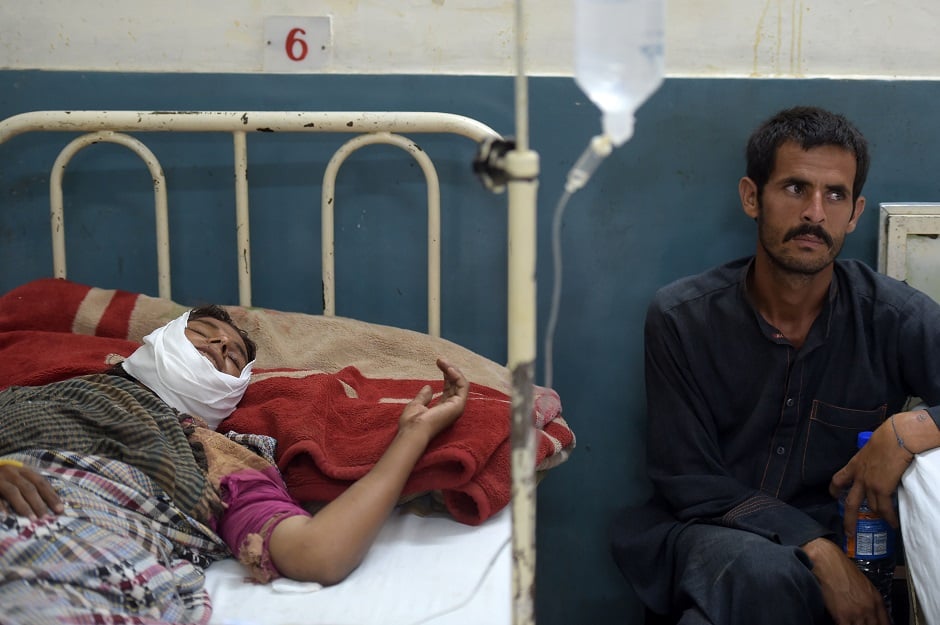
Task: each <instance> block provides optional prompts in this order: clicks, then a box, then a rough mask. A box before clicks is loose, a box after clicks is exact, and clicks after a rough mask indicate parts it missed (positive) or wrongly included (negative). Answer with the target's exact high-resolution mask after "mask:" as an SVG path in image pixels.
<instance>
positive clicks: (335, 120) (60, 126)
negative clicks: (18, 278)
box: [0, 111, 500, 336]
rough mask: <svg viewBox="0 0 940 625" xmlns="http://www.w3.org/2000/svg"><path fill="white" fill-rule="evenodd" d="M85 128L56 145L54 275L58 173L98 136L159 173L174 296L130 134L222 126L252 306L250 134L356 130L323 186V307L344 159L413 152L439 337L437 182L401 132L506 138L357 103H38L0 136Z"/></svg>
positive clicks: (62, 262)
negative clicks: (294, 107)
mask: <svg viewBox="0 0 940 625" xmlns="http://www.w3.org/2000/svg"><path fill="white" fill-rule="evenodd" d="M37 131H43V132H50V131H61V132H71V133H76V132H78V133H81V134H79V135H78V136H77V137H76V138H74V139H72V140H71V141H69V142H68V143H67V144H66V146H65V147H64V148H63V149H62V151H61V152H60V153H59V156H58V158H57V159H56V161H55V163H54V164H53V166H52V171H51V175H50V189H49V197H50V213H51V229H52V249H53V252H52V255H53V275H54V276H55V277H58V278H65V277H66V273H67V268H66V254H65V217H64V208H63V206H64V202H63V194H62V179H63V176H64V173H65V170H66V168H67V166H68V164H69V162H70V161H71V159H72V158H73V157H74V156H75V155H76V154H77V153H78V152H79V151H80V150H82V149H84V148H86V147H88V146H90V145H94V144H97V143H114V144H118V145H121V146H124V147H126V148H128V149H129V150H131V151H132V152H134V153H135V154H136V155H137V156H138V157H139V158H140V159H141V160H142V161H143V162H144V163H145V164H146V166H147V168H148V170H149V172H150V177H151V179H152V181H153V193H154V205H155V209H156V243H157V273H158V276H157V279H158V291H159V293H158V294H159V296H160V297H163V298H166V299H171V298H172V288H171V271H170V254H169V249H170V240H169V227H168V218H167V190H166V178H165V176H164V173H163V168H162V166H161V164H160V162H159V160H158V159H157V157H156V156H155V155H154V153H153V152H152V151H151V150H150V149H149V148H148V147H147V146H146V145H145V144H144V143H143V142H142V141H141V140H139V139H138V138H136V137H135V136H132V135H131V134H129V133H135V134H136V133H152V132H202V133H204V132H217V133H227V134H230V135H231V136H232V141H233V147H234V155H235V161H234V176H235V213H236V233H237V239H238V240H237V259H238V260H237V262H238V272H237V275H238V293H239V302H238V303H239V305H241V306H246V307H247V306H251V236H250V232H249V223H250V220H249V205H248V147H247V140H246V137H247V134H248V133H255V132H259V133H264V132H277V133H314V132H315V133H345V134H352V135H354V136H353V137H352V138H350V139H349V140H348V141H346V142H345V143H344V144H343V145H341V146H340V148H339V149H337V150H336V152H335V153H334V154H333V157H332V158H331V159H330V161H329V163H328V165H327V167H326V169H325V171H324V174H323V185H322V192H321V233H322V234H321V236H322V241H321V256H322V286H323V313H324V314H326V315H334V314H335V312H336V296H335V293H336V284H335V265H334V257H335V245H334V236H335V231H334V210H335V201H334V200H335V193H334V190H335V185H336V176H337V174H338V172H339V169H340V167H341V166H342V164H343V162H344V161H345V160H346V159H347V158H348V157H349V156H350V155H351V154H352V153H354V152H356V151H357V150H359V149H361V148H363V147H365V146H368V145H374V144H387V145H393V146H397V147H399V148H401V149H402V150H404V151H406V152H408V153H409V154H410V155H411V156H412V157H413V158H414V160H415V161H416V162H417V164H418V165H419V166H420V168H421V171H422V172H423V174H424V177H425V180H426V182H427V254H428V276H427V297H428V302H427V305H428V333H429V334H431V335H432V336H440V328H441V321H440V319H441V249H440V240H441V236H440V228H441V218H440V212H441V210H440V184H439V181H438V176H437V171H436V169H435V167H434V164H433V163H432V161H431V159H430V158H429V157H428V155H427V154H426V153H425V152H424V151H423V150H422V149H421V148H420V147H418V145H417V144H416V143H415V142H414V141H412V140H411V139H409V138H408V137H407V136H405V135H404V134H403V133H408V134H415V133H449V134H455V135H460V136H463V137H466V138H468V139H470V140H472V141H474V142H475V143H477V144H483V143H485V142H487V141H493V140H497V139H500V135H499V134H498V133H497V132H496V131H494V130H493V129H491V128H489V127H488V126H486V125H485V124H483V123H481V122H479V121H477V120H474V119H470V118H468V117H464V116H461V115H454V114H451V113H436V112H382V111H378V112H354V111H352V112H351V111H320V112H303V111H296V112H293V111H287V112H284V111H150V112H143V111H34V112H29V113H23V114H20V115H15V116H13V117H10V118H8V119H6V120H3V121H0V144H2V143H4V142H5V141H7V140H9V139H11V138H13V137H15V136H17V135H21V134H23V133H27V132H37Z"/></svg>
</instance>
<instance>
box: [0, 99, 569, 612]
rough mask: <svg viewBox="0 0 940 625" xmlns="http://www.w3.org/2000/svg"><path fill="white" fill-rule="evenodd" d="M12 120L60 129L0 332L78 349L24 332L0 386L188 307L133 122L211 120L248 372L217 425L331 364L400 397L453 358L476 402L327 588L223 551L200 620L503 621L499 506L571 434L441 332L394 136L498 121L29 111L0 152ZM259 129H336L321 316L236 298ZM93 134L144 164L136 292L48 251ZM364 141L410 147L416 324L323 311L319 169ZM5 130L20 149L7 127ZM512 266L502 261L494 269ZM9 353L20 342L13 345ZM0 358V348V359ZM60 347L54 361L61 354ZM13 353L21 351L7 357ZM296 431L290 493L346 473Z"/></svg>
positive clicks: (509, 587)
mask: <svg viewBox="0 0 940 625" xmlns="http://www.w3.org/2000/svg"><path fill="white" fill-rule="evenodd" d="M26 133H32V134H35V133H59V134H63V133H64V134H66V135H67V139H68V140H67V142H66V143H65V145H64V147H63V148H62V149H61V151H60V152H59V153H58V156H57V157H56V158H55V161H54V163H53V165H52V169H51V172H50V174H49V196H50V197H49V199H50V210H51V240H52V248H53V250H52V257H53V262H52V267H53V271H52V274H51V277H50V278H48V279H35V280H29V281H26V282H25V283H24V284H22V285H21V286H20V287H18V288H16V289H14V290H13V291H10V292H8V293H7V294H6V295H4V296H3V298H2V299H0V332H6V333H19V334H17V336H24V335H23V333H24V332H25V333H27V334H26V335H25V336H26V340H28V339H29V338H30V337H29V335H28V332H30V331H32V330H36V329H37V328H41V329H42V331H43V332H59V333H60V336H57V339H56V340H57V341H60V342H59V343H57V345H65V344H66V342H65V341H66V339H64V338H62V336H61V335H74V336H75V337H77V338H80V339H81V341H82V346H83V347H82V349H81V350H78V351H76V352H75V354H74V356H70V357H63V356H64V354H63V353H61V352H60V353H57V354H56V355H55V357H54V358H51V357H50V354H51V353H50V351H49V350H44V349H42V348H39V347H32V348H31V347H29V343H28V342H25V341H26V340H24V341H22V342H20V343H19V351H18V352H16V359H7V360H6V361H7V362H8V363H12V362H16V363H17V366H16V367H12V366H7V367H0V387H7V386H10V385H11V384H23V383H42V382H46V381H53V380H55V379H61V378H63V377H67V376H69V375H76V374H81V373H88V372H94V371H98V370H101V369H103V366H102V365H103V364H104V363H105V361H106V360H107V359H114V358H115V357H117V358H118V360H119V358H120V356H121V355H127V353H126V352H127V350H129V349H132V347H133V346H134V345H136V344H137V342H138V341H140V339H141V337H142V336H143V335H144V334H146V333H147V332H148V331H149V330H150V329H152V328H154V327H157V326H158V325H161V324H162V323H165V322H166V321H169V320H170V319H172V318H175V316H177V315H178V314H179V313H180V311H182V310H185V308H186V307H188V306H190V305H193V304H191V303H190V302H178V301H176V300H175V299H174V295H173V291H172V281H171V275H172V274H171V270H170V258H171V255H170V248H171V243H172V242H171V241H170V234H169V233H170V228H169V227H168V220H169V217H168V199H167V198H168V194H167V188H168V185H172V184H173V181H172V180H167V178H166V176H165V174H164V170H163V166H162V164H161V161H160V158H159V157H158V155H157V154H156V153H155V152H154V151H152V150H151V149H150V148H148V146H147V145H146V143H145V142H144V141H142V139H141V138H142V137H143V136H144V135H147V134H148V133H150V134H155V133H219V134H221V135H223V136H225V135H228V136H230V137H231V139H232V146H233V149H234V152H233V153H234V172H233V176H234V181H235V182H234V186H235V206H234V207H233V210H234V212H235V215H236V217H235V218H236V233H237V240H236V241H235V242H234V244H235V248H236V249H235V251H234V252H233V253H232V254H231V258H233V259H237V264H238V268H237V275H238V300H237V301H233V302H219V303H222V304H228V305H229V306H228V309H229V311H230V312H231V314H232V316H233V318H234V319H235V321H236V322H237V323H238V324H239V325H240V326H241V327H243V328H245V329H247V330H248V331H249V332H250V333H251V334H252V336H253V337H254V338H255V339H256V340H257V342H258V343H259V348H260V351H259V358H258V361H257V363H256V365H255V372H254V375H253V379H252V385H251V386H250V387H249V392H248V393H247V394H246V399H245V401H243V403H242V405H241V407H240V408H239V409H238V410H237V411H236V412H235V414H233V416H232V418H231V419H232V420H233V421H232V422H233V423H238V424H239V427H243V428H250V427H251V425H252V421H251V415H252V410H254V409H263V408H264V406H265V405H266V403H267V402H272V401H276V400H278V401H282V398H283V395H282V394H281V391H282V390H283V389H284V388H290V389H293V390H297V389H300V390H299V391H298V392H297V394H296V395H291V396H292V397H294V396H299V397H303V398H304V400H305V401H306V400H308V399H309V397H310V396H311V395H309V394H311V393H314V392H315V391H316V389H318V388H321V387H305V384H306V383H307V381H310V380H320V381H322V380H331V381H333V380H336V379H339V380H340V381H341V382H342V384H343V385H344V388H347V389H349V388H350V387H352V388H353V389H354V392H355V393H357V394H358V397H359V398H365V397H367V396H368V397H374V402H375V403H376V404H380V403H382V402H386V403H388V402H391V403H393V404H394V403H395V402H399V403H400V402H401V400H402V398H403V397H405V396H407V393H408V392H411V390H412V387H413V384H414V382H415V381H425V380H428V381H430V380H434V379H435V378H436V377H438V374H437V372H436V369H435V368H434V358H435V357H436V356H437V355H443V356H445V357H447V358H449V359H450V360H451V361H452V362H454V363H455V364H457V365H458V366H460V367H461V368H462V369H463V370H464V372H465V373H466V374H467V377H468V378H469V379H470V380H471V382H472V383H473V384H474V385H475V386H474V388H473V389H472V394H471V400H470V402H469V403H468V410H469V411H475V412H474V414H477V413H478V414H479V415H480V419H481V420H480V421H479V423H482V424H484V425H485V427H484V428H482V429H481V428H478V429H470V428H466V431H464V432H463V434H462V435H463V436H465V438H464V439H462V440H454V439H450V440H449V441H445V442H444V443H442V444H441V446H440V447H439V448H433V447H432V448H430V449H429V456H433V457H434V458H437V461H435V460H433V459H432V460H430V461H428V462H427V463H425V465H424V466H423V467H422V466H421V465H420V464H419V467H417V468H416V473H415V475H414V476H413V478H414V480H413V482H412V481H410V482H409V484H410V486H409V487H406V493H405V494H406V497H404V498H403V503H402V505H401V506H400V508H399V509H398V510H397V511H396V512H395V513H394V514H393V515H392V516H391V517H390V518H389V519H388V521H387V522H386V524H385V526H384V528H383V529H382V531H381V533H380V535H379V537H378V540H377V542H376V543H375V545H374V546H373V547H372V549H371V550H370V552H369V554H368V556H367V557H366V560H365V562H364V563H363V564H362V565H361V566H360V567H359V568H358V569H357V570H356V571H354V572H353V574H352V575H351V576H350V577H349V578H348V579H347V580H346V581H344V582H342V583H341V584H339V585H337V586H333V587H329V588H322V587H319V586H318V585H316V584H302V583H294V582H290V581H288V580H278V581H276V582H275V583H272V584H268V585H258V584H253V583H250V582H248V581H247V580H246V575H245V571H244V570H243V569H242V567H241V565H240V564H239V563H238V562H237V561H235V560H232V559H228V560H222V561H220V562H217V563H214V564H212V565H211V566H209V567H208V571H207V576H206V588H207V589H208V592H209V595H210V598H211V602H212V613H211V618H210V620H209V621H208V622H209V623H212V624H218V625H222V624H223V623H230V624H236V623H238V624H247V623H251V624H256V625H267V624H271V625H275V624H285V625H286V624H288V623H305V624H311V625H314V624H316V623H330V624H333V625H337V624H340V623H348V624H350V625H367V624H371V623H376V624H378V623H382V624H383V625H390V624H393V623H399V624H402V625H410V624H413V623H414V624H417V623H441V624H444V623H453V624H457V623H486V624H488V625H498V624H500V623H507V624H508V623H510V622H513V621H514V616H513V603H514V601H515V600H517V599H518V595H519V593H523V594H525V595H526V596H527V597H531V592H532V588H531V587H530V586H529V585H527V584H531V581H530V582H526V581H525V572H524V571H523V572H522V574H521V575H522V580H523V581H522V583H521V585H520V581H519V580H520V572H519V567H520V561H522V566H531V562H532V561H533V560H534V554H526V553H524V552H518V551H517V550H514V549H513V548H512V544H513V522H514V520H516V521H517V525H518V523H519V518H520V517H532V518H534V510H531V509H530V510H524V511H523V512H522V513H519V512H518V511H517V510H516V509H515V508H512V507H511V506H510V505H509V503H510V500H516V501H517V503H518V501H520V500H521V501H523V504H524V502H525V501H528V502H529V505H531V503H532V498H531V496H528V495H527V493H528V492H530V489H531V488H534V483H535V477H536V476H537V475H540V474H541V473H542V472H544V471H547V470H548V469H550V468H553V467H555V466H557V465H558V464H560V463H561V462H564V461H565V460H566V459H567V457H568V455H569V454H570V452H571V450H572V449H573V447H574V442H575V441H574V434H573V433H572V432H571V430H570V429H569V428H568V426H567V423H566V422H565V420H564V418H563V416H562V413H561V404H560V400H559V398H558V397H557V395H556V394H555V393H554V392H553V391H552V390H551V389H546V388H541V387H535V386H534V385H531V386H528V387H523V388H521V389H520V388H519V387H518V385H514V384H513V380H512V379H511V378H512V377H513V376H512V375H511V371H510V370H509V369H507V368H506V367H505V366H503V365H500V364H497V363H496V362H494V361H492V360H490V359H488V358H486V357H484V356H482V355H479V354H477V353H474V352H473V351H471V350H469V349H466V348H464V347H461V346H460V345H457V344H456V343H453V342H451V341H448V340H447V339H445V338H442V337H441V310H440V308H441V246H440V241H441V232H440V229H441V212H442V208H441V198H440V184H439V181H438V174H437V171H436V169H435V167H434V164H433V162H432V161H431V159H430V157H429V155H428V154H427V153H426V152H425V151H424V150H423V149H422V148H421V147H419V146H418V144H417V143H415V142H414V140H413V139H411V138H410V135H413V134H423V133H437V134H442V133H443V134H448V135H456V136H458V137H463V138H466V139H469V140H471V141H472V142H474V143H477V144H480V145H486V144H492V142H494V141H499V140H500V137H499V135H498V134H497V133H496V132H495V131H493V130H492V129H490V128H488V127H487V126H485V125H484V124H481V123H480V122H477V121H475V120H472V119H468V118H466V117H461V116H458V115H451V114H438V113H407V112H405V113H395V112H388V113H379V112H376V113H370V112H266V111H237V112H236V111H207V112H136V111H94V112H91V111H40V112H33V113H25V114H21V115H17V116H14V117H11V118H9V119H7V120H4V121H0V150H2V149H4V147H5V146H4V145H3V144H4V143H9V142H10V140H11V139H13V138H14V137H18V136H20V135H24V134H26ZM261 133H273V134H277V135H282V134H284V133H297V134H299V135H306V136H310V135H319V134H320V133H325V134H326V135H333V136H335V135H341V136H343V135H349V136H350V137H351V138H349V139H348V140H347V141H345V142H344V143H342V145H341V146H340V147H339V148H338V149H337V150H336V152H335V154H334V155H333V157H332V158H331V159H330V161H329V163H328V164H327V167H326V169H325V171H324V174H323V178H322V186H321V241H320V242H319V245H320V252H321V265H322V297H323V312H322V315H320V314H307V313H302V312H289V311H282V310H270V309H265V308H259V307H256V306H254V305H253V300H252V292H253V286H256V285H254V284H253V281H252V269H253V267H252V262H251V258H252V251H253V250H252V246H251V237H250V227H251V225H252V223H253V222H252V220H251V218H250V211H249V202H248V199H249V183H248V171H249V167H248V154H247V137H248V136H249V135H259V134H261ZM406 134H407V135H409V136H406ZM103 143H108V144H116V145H118V146H122V147H124V148H127V149H128V150H129V151H130V152H132V153H133V154H136V155H137V156H138V157H139V158H140V160H142V161H143V163H144V165H145V166H146V168H147V171H148V173H149V178H150V179H151V180H152V188H153V198H154V206H155V218H154V222H155V234H154V237H153V239H154V241H155V245H156V250H157V280H156V282H157V288H156V290H151V292H145V290H144V289H141V290H140V291H126V290H121V289H114V288H109V286H108V285H106V284H84V283H77V282H72V281H70V280H69V279H68V275H67V270H66V249H65V243H66V234H65V233H66V230H67V228H66V226H67V223H68V216H67V215H66V214H65V209H64V206H65V199H64V194H63V178H64V176H65V173H66V170H67V169H68V165H69V163H70V161H71V160H72V159H73V157H74V156H75V155H76V154H77V153H78V152H79V151H81V150H84V149H85V148H87V147H89V146H93V145H97V144H103ZM374 144H387V145H391V146H397V147H399V148H401V149H402V150H403V151H404V152H406V153H407V154H408V155H410V156H411V157H412V158H413V159H414V161H415V163H416V164H417V165H418V166H419V167H420V169H421V171H422V172H423V174H424V176H425V179H426V182H427V235H426V241H427V266H428V275H427V321H428V325H427V330H426V332H418V331H415V330H409V329H404V328H397V327H391V326H386V325H382V324H380V323H375V322H367V321H361V320H355V319H351V318H347V317H343V316H338V315H337V314H336V294H335V293H336V278H335V276H336V268H335V260H336V257H337V250H336V249H335V229H336V226H335V211H336V210H342V208H341V207H339V208H338V207H337V202H336V193H335V191H336V179H337V173H338V171H339V169H340V167H341V166H342V165H343V163H344V162H345V161H346V159H347V158H348V157H349V156H350V155H352V154H353V153H354V152H356V151H358V150H360V149H362V148H365V147H367V146H371V145H374ZM17 145H20V146H23V145H25V146H26V147H27V148H28V147H29V144H28V143H25V144H24V142H23V141H22V140H19V141H18V143H17ZM6 147H8V146H6ZM469 171H470V164H469V163H468V164H467V172H469ZM340 204H341V202H340ZM287 239H288V237H286V236H285V240H287ZM305 244H306V245H309V244H310V242H309V241H307V242H305ZM146 245H152V243H149V242H148V243H146ZM517 252H518V251H517ZM509 253H510V256H511V255H512V254H513V253H514V252H513V251H512V245H510V252H509ZM513 266H516V267H525V266H526V265H525V263H522V264H520V263H518V262H516V263H513V262H512V260H511V261H510V267H513ZM530 277H531V276H528V277H527V278H530ZM512 280H513V277H512V276H510V278H509V281H510V284H511V282H512ZM300 288H315V287H313V286H312V285H311V286H307V285H301V287H300ZM531 331H532V329H531V328H518V327H514V326H513V321H512V318H510V323H509V327H508V332H509V333H510V334H512V333H513V332H523V333H529V332H531ZM91 337H95V338H97V339H100V340H101V344H100V347H97V346H92V347H89V343H88V342H87V341H88V340H90V338H91ZM57 349H58V348H57ZM24 354H26V356H28V358H26V360H23V358H24ZM398 354H401V355H400V356H398ZM115 355H116V356H115ZM5 356H6V354H0V360H2V359H3V357H5ZM30 359H34V360H30ZM63 360H66V361H67V365H65V366H63ZM24 362H26V363H28V364H30V366H29V367H28V368H26V367H24V366H23V363H24ZM347 392H348V391H347ZM520 406H521V407H522V409H523V410H524V412H525V419H523V421H522V424H523V426H525V425H526V424H528V423H531V424H532V427H531V428H525V427H523V430H527V429H528V432H524V435H526V436H532V437H533V438H534V440H535V444H534V448H535V453H534V457H532V458H531V460H532V466H528V467H519V466H518V457H517V455H516V454H515V450H516V449H517V447H518V445H517V444H516V442H514V441H513V440H512V437H513V436H514V435H517V434H518V429H519V425H518V423H519V421H518V414H517V413H518V410H519V407H520ZM514 407H515V412H514ZM298 410H299V406H298ZM333 417H335V415H330V414H319V415H316V417H315V418H316V419H318V420H317V421H315V422H314V425H313V426H311V425H310V424H309V423H306V424H301V425H299V426H298V427H299V428H303V427H307V426H310V427H316V428H322V427H328V428H340V430H341V429H342V425H341V424H337V422H336V421H333V422H330V419H331V418H333ZM340 421H341V420H340ZM461 421H464V419H461ZM461 421H458V423H460V422H461ZM225 425H226V424H225V423H223V428H220V431H221V430H222V429H224V427H225ZM513 430H516V434H514V433H513ZM481 432H482V433H481ZM339 438H342V437H341V436H340V437H339ZM306 442H307V439H305V438H304V436H303V435H298V437H297V440H294V441H292V442H291V445H290V447H291V449H293V450H294V455H293V457H294V458H302V459H303V460H304V461H303V462H300V463H291V462H288V461H286V460H284V459H283V457H282V458H281V459H279V466H280V467H281V468H282V471H283V473H284V475H285V480H286V481H287V483H288V485H289V486H291V487H292V488H293V489H294V490H295V492H299V493H301V494H302V495H304V496H307V495H309V498H313V499H317V498H318V499H324V498H329V497H330V496H335V494H337V493H338V492H339V491H341V490H342V489H343V488H344V487H345V486H346V485H347V483H346V482H345V481H344V479H345V478H349V475H350V473H349V471H348V469H349V466H345V465H342V463H343V458H341V457H340V456H341V455H342V454H340V453H337V454H336V457H333V458H328V462H326V463H325V465H324V466H319V465H317V463H316V462H313V463H311V462H310V459H311V458H315V457H316V456H317V454H316V453H313V452H311V451H310V450H309V449H307V448H305V444H306ZM286 446H287V444H286V442H285V441H281V440H279V441H278V454H279V455H280V454H281V453H282V452H283V451H284V450H285V447H286ZM465 448H469V449H470V451H469V452H466V451H465ZM511 449H512V450H513V453H512V458H510V455H511V454H510V450H511ZM298 450H299V451H298ZM317 451H320V452H322V449H318V450H317ZM343 453H346V450H343ZM434 453H436V454H437V456H434ZM282 460H284V461H283V462H282ZM298 464H299V465H303V470H300V469H298V468H297V465H298ZM321 464H322V463H321ZM311 465H317V466H311ZM455 467H456V468H455ZM511 480H512V481H511ZM517 495H519V496H517ZM301 498H304V497H301ZM521 523H526V519H525V518H522V521H521ZM529 529H531V528H529ZM517 531H518V527H517ZM514 551H517V552H516V553H513V552H514ZM513 595H516V596H515V597H514V596H513Z"/></svg>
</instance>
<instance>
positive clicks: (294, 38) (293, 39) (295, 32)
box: [284, 28, 309, 61]
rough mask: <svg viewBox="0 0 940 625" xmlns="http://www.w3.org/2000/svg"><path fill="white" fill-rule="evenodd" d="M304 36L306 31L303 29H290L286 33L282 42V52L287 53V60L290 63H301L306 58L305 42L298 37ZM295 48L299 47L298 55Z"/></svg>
mask: <svg viewBox="0 0 940 625" xmlns="http://www.w3.org/2000/svg"><path fill="white" fill-rule="evenodd" d="M306 34H307V31H305V30H304V29H303V28H292V29H291V31H290V32H289V33H287V39H285V40H284V51H285V52H286V53H287V58H289V59H290V60H291V61H303V60H304V59H305V58H307V52H308V51H309V48H308V46H307V42H306V41H304V40H303V39H302V38H301V37H300V35H306ZM297 46H300V52H299V53H297Z"/></svg>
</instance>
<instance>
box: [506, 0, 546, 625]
mask: <svg viewBox="0 0 940 625" xmlns="http://www.w3.org/2000/svg"><path fill="white" fill-rule="evenodd" d="M522 5H523V0H516V17H515V21H516V29H515V30H516V68H517V69H516V80H515V105H516V144H515V147H514V148H513V149H512V150H510V151H509V152H507V153H506V155H505V171H506V174H507V177H508V182H507V189H508V197H509V225H508V233H509V234H508V238H509V251H508V256H509V268H508V271H509V294H508V309H509V310H508V335H509V337H508V360H509V364H508V366H509V371H510V374H511V375H512V427H511V431H510V443H511V446H512V570H513V576H512V585H513V621H512V622H513V625H534V623H535V511H536V501H535V432H534V429H533V424H532V405H533V380H534V377H535V355H536V348H535V346H536V316H535V310H536V297H535V257H536V200H537V191H538V174H539V157H538V154H537V153H536V152H534V151H532V150H530V149H529V129H528V86H527V83H526V76H525V43H524V42H525V29H524V27H523V6H522Z"/></svg>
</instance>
